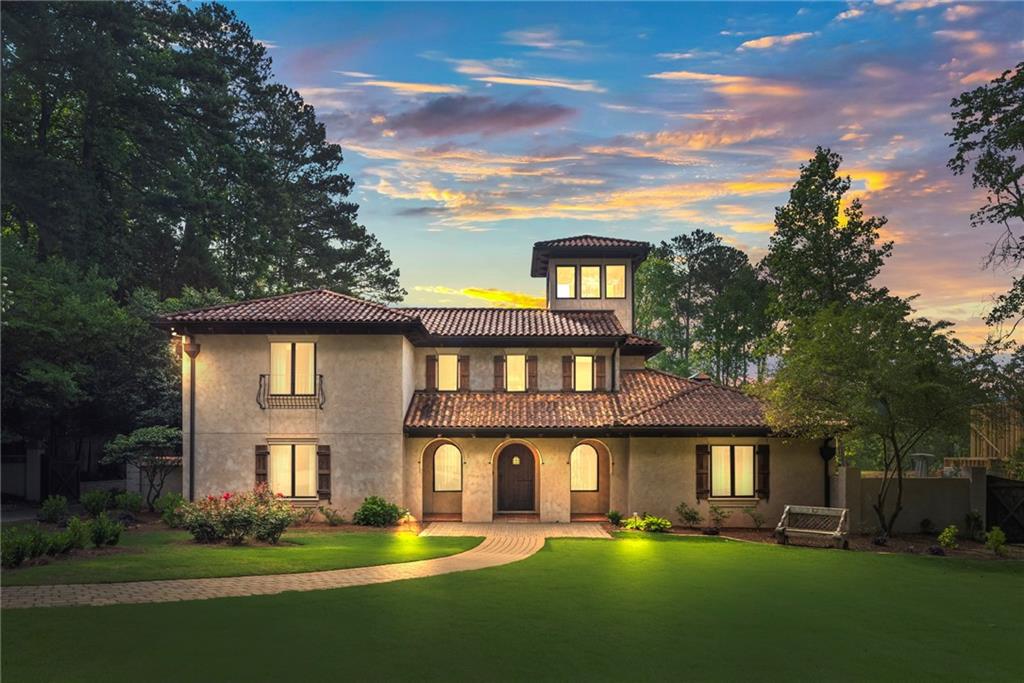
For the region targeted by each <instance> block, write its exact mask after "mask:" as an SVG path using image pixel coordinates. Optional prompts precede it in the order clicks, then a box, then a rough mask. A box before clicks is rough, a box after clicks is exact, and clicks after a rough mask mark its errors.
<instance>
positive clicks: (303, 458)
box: [269, 443, 317, 498]
mask: <svg viewBox="0 0 1024 683" xmlns="http://www.w3.org/2000/svg"><path fill="white" fill-rule="evenodd" d="M269 475H270V490H271V491H273V492H274V493H280V494H281V495H282V496H285V497H287V498H313V497H315V496H316V495H317V493H316V444H311V443H276V444H271V445H270V472H269Z"/></svg>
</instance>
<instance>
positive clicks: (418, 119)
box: [382, 95, 575, 136]
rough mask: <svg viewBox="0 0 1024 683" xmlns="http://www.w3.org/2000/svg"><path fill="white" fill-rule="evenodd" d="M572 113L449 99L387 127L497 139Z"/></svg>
mask: <svg viewBox="0 0 1024 683" xmlns="http://www.w3.org/2000/svg"><path fill="white" fill-rule="evenodd" d="M573 113H575V112H574V110H573V109H570V108H569V107H563V106H562V105H560V104H553V103H544V102H532V101H528V100H519V101H515V102H505V103H499V102H496V101H495V100H493V99H492V98H490V97H480V96H469V95H446V96H443V97H438V98H436V99H434V100H432V101H430V102H428V103H427V104H425V105H423V106H422V107H418V108H416V109H413V110H410V111H407V112H403V113H401V114H398V115H397V116H392V117H389V118H388V119H387V126H388V128H389V129H391V130H395V131H398V132H411V133H415V134H418V135H422V136H438V135H461V134H465V133H482V134H484V135H497V134H501V133H508V132H511V131H516V130H521V129H524V128H529V129H533V128H538V127H540V126H545V125H549V124H552V123H555V122H557V121H561V120H563V119H565V118H568V117H569V116H571V115H572V114H573ZM382 123H383V122H382Z"/></svg>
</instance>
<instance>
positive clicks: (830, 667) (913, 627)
mask: <svg viewBox="0 0 1024 683" xmlns="http://www.w3.org/2000/svg"><path fill="white" fill-rule="evenodd" d="M1022 585H1024V565H1022V564H1021V563H1019V562H997V561H971V560H959V559H951V558H933V557H919V556H907V555H878V554H872V553H853V552H842V551H835V550H816V549H806V548H795V547H790V548H785V547H780V546H770V545H758V544H750V543H741V542H734V541H726V540H721V539H712V538H702V537H694V538H688V537H676V538H672V537H669V538H664V537H660V538H659V537H654V538H648V537H638V536H632V535H631V536H629V537H627V538H620V539H618V540H616V541H614V542H611V541H600V540H568V539H566V540H553V541H549V542H548V544H547V546H546V547H545V548H544V549H543V550H542V551H541V552H540V553H538V554H537V555H535V556H534V557H532V558H530V559H528V560H525V561H523V562H519V563H515V564H511V565H507V566H503V567H497V568H494V569H488V570H483V571H477V572H463V573H458V574H449V575H445V576H438V577H433V578H429V579H422V580H414V581H400V582H395V583H390V584H381V585H374V586H363V587H357V588H343V589H337V590H328V591H318V592H309V593H286V594H281V595H274V596H263V597H249V598H228V599H221V600H210V601H201V602H190V603H167V604H158V605H125V606H112V607H91V608H90V607H79V608H57V609H33V610H7V611H5V612H4V614H3V643H2V644H3V655H2V656H3V661H2V663H3V671H4V675H5V680H10V681H28V680H31V681H46V680H50V681H67V680H96V681H100V680H102V681H110V680H137V679H138V678H139V677H140V676H141V677H143V678H145V679H146V680H154V681H155V680H168V681H172V680H173V681H177V680H181V677H182V675H185V676H186V677H190V676H191V677H201V678H204V679H208V680H245V681H270V680H290V679H292V678H295V677H296V676H301V677H302V678H311V679H318V678H323V679H325V680H326V679H329V678H335V677H338V676H343V677H344V678H346V679H352V680H402V679H405V680H408V679H417V680H421V679H435V680H440V679H443V680H496V679H528V678H529V679H547V680H550V679H559V680H608V679H616V680H629V681H633V680H743V679H767V680H794V679H796V680H829V681H831V680H859V681H860V680H1019V675H1020V662H1021V659H1020V646H1021V640H1020V615H1021V614H1024V591H1022V590H1021V587H1022ZM239 643H241V644H244V647H242V648H239V645H238V644H239ZM182 667H185V668H182Z"/></svg>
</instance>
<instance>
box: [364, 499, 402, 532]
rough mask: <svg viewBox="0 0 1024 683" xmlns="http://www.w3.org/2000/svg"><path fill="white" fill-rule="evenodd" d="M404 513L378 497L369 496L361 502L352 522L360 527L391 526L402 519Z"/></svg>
mask: <svg viewBox="0 0 1024 683" xmlns="http://www.w3.org/2000/svg"><path fill="white" fill-rule="evenodd" d="M405 514H406V511H405V510H403V509H402V508H400V507H398V506H397V505H395V504H394V503H389V502H387V501H386V500H384V499H383V498H381V497H380V496H370V497H369V498H366V499H365V500H363V504H362V505H360V506H359V509H358V510H356V512H355V514H354V515H352V521H353V522H355V523H356V524H359V525H360V526H393V525H395V524H398V520H400V519H401V518H402V517H404V516H405Z"/></svg>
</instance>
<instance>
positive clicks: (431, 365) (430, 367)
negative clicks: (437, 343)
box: [427, 356, 437, 391]
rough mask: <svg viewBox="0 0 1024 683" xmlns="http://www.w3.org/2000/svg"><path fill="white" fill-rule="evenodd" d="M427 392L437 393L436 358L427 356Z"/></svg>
mask: <svg viewBox="0 0 1024 683" xmlns="http://www.w3.org/2000/svg"><path fill="white" fill-rule="evenodd" d="M427 391H437V356H427Z"/></svg>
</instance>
